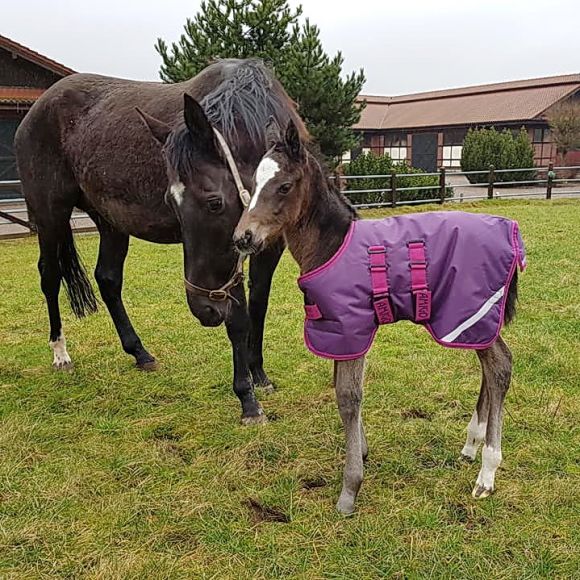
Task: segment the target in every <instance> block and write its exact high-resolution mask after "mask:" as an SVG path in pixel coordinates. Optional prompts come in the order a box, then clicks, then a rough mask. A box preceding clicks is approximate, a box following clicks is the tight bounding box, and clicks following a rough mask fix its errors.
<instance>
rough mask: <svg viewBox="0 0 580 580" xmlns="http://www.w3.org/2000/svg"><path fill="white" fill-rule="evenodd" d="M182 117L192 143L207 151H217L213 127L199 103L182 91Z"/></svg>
mask: <svg viewBox="0 0 580 580" xmlns="http://www.w3.org/2000/svg"><path fill="white" fill-rule="evenodd" d="M183 117H184V118H185V124H186V125H187V128H188V130H189V132H190V133H191V136H192V137H193V140H194V143H195V144H196V145H197V146H198V147H200V149H203V150H205V151H206V152H208V153H209V152H213V153H217V148H216V143H215V139H214V133H213V127H212V126H211V123H210V122H209V120H208V118H207V117H206V114H205V112H204V110H203V109H202V108H201V105H200V104H199V103H198V102H197V101H196V100H195V99H194V98H193V97H192V96H191V95H188V94H187V93H183Z"/></svg>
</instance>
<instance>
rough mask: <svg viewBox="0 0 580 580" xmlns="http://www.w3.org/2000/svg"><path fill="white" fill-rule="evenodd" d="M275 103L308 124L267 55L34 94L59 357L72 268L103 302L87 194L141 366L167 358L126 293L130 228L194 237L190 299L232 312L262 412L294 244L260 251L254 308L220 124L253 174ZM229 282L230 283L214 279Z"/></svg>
mask: <svg viewBox="0 0 580 580" xmlns="http://www.w3.org/2000/svg"><path fill="white" fill-rule="evenodd" d="M136 108H138V110H136ZM139 113H140V114H139ZM270 116H273V117H274V118H276V119H277V120H278V121H279V122H280V123H286V122H287V121H288V120H289V119H293V120H294V122H295V123H297V124H298V126H299V127H300V129H301V132H302V134H303V136H304V137H305V138H306V135H307V134H306V130H305V128H304V126H303V124H302V122H301V120H300V118H299V117H298V115H297V113H296V110H295V108H294V104H293V103H292V101H291V100H290V98H289V97H288V95H287V94H286V92H285V91H284V89H283V88H282V86H281V85H280V83H279V82H278V81H277V80H276V79H275V78H274V77H273V75H272V73H271V72H270V71H269V70H268V69H267V68H266V67H265V66H264V65H263V64H262V63H261V62H259V61H255V60H245V61H244V60H223V61H218V62H216V63H214V64H212V65H210V66H208V67H207V68H206V69H205V70H203V71H202V72H201V73H200V74H199V75H197V76H196V77H195V78H193V79H191V80H190V81H187V82H184V83H180V84H174V85H164V84H159V83H145V82H134V81H127V80H122V79H115V78H107V77H102V76H97V75H86V74H79V75H72V76H70V77H67V78H65V79H63V80H61V81H60V82H58V83H57V84H55V85H54V86H52V87H51V88H50V89H49V90H47V91H46V93H44V95H43V96H42V97H41V98H40V99H39V100H38V102H37V103H36V104H35V105H34V106H33V107H32V109H31V110H30V112H29V113H28V115H27V116H26V118H25V119H24V121H23V122H22V124H21V125H20V127H19V129H18V132H17V134H16V141H15V148H16V154H17V159H18V166H19V171H20V177H21V180H22V187H23V191H24V196H25V198H26V203H27V206H28V210H29V215H30V218H31V220H32V221H33V222H34V223H35V224H36V227H37V229H38V242H39V246H40V260H39V263H38V267H39V271H40V277H41V286H42V291H43V293H44V295H45V297H46V302H47V306H48V314H49V318H50V345H51V347H52V349H53V352H54V363H53V364H54V366H55V368H57V369H66V368H70V366H71V365H72V363H71V359H70V357H69V355H68V352H67V350H66V342H65V337H64V333H63V331H62V325H61V317H60V311H59V303H58V295H59V290H60V285H61V282H62V281H64V284H65V288H66V290H67V294H68V297H69V299H70V303H71V306H72V309H73V311H74V313H75V314H76V315H77V316H84V315H85V314H88V313H91V312H94V311H95V310H96V308H97V302H96V299H95V296H94V294H93V291H92V288H91V284H90V282H89V280H88V278H87V275H86V273H85V271H84V269H83V267H82V265H81V263H80V261H79V258H78V256H77V253H76V250H75V246H74V241H73V235H72V231H71V227H70V223H69V220H70V216H71V212H72V211H73V208H74V207H78V208H80V209H82V210H85V211H86V212H87V213H88V214H89V215H90V216H91V218H92V219H93V220H94V222H95V224H96V225H97V228H98V230H99V233H100V246H99V255H98V261H97V267H96V270H95V277H96V280H97V283H98V286H99V289H100V292H101V296H102V298H103V301H104V302H105V304H106V306H107V308H108V310H109V313H110V315H111V317H112V319H113V322H114V324H115V327H116V329H117V332H118V334H119V337H120V339H121V343H122V345H123V348H124V350H125V351H126V352H127V353H129V354H131V355H132V356H134V357H135V360H136V364H137V366H138V367H139V368H141V369H147V370H149V369H152V368H155V366H156V361H155V359H154V357H153V356H151V354H149V352H148V351H147V350H146V349H145V348H144V347H143V345H142V343H141V340H140V339H139V336H138V335H137V333H136V332H135V330H134V328H133V326H132V324H131V321H130V320H129V317H128V315H127V312H126V310H125V307H124V305H123V301H122V298H121V289H122V283H123V265H124V262H125V258H126V255H127V251H128V246H129V236H135V237H137V238H141V239H143V240H147V241H150V242H155V243H162V244H165V243H182V244H183V255H184V271H185V279H186V281H187V282H186V287H187V302H188V304H189V308H190V310H191V312H192V313H193V315H194V316H195V317H196V318H198V319H199V321H200V322H201V323H202V324H203V325H204V326H217V325H219V324H221V323H222V322H223V321H225V324H226V328H227V332H228V337H229V339H230V341H231V343H232V348H233V359H234V385H233V386H234V391H235V393H236V395H237V396H238V397H239V399H240V401H241V405H242V420H243V422H244V423H252V422H261V421H263V420H264V415H263V412H262V410H261V407H260V405H259V403H258V402H257V400H256V398H255V396H254V390H253V386H254V384H255V385H259V386H266V387H268V386H271V383H270V381H269V379H268V377H267V375H266V373H265V372H264V370H263V358H262V339H263V330H264V318H265V314H266V309H267V304H268V296H269V292H270V285H271V279H272V275H273V272H274V269H275V268H276V265H277V263H278V260H279V258H280V255H281V252H282V249H283V245H282V244H281V243H279V244H277V245H275V247H274V248H272V249H271V250H270V251H268V252H265V253H263V254H261V255H260V256H256V257H255V259H253V260H252V261H251V262H250V298H249V312H248V307H247V304H246V298H245V293H244V289H243V284H241V283H239V282H240V279H239V276H235V274H236V264H237V259H238V256H237V253H236V252H235V250H234V247H233V244H232V234H233V231H234V228H235V226H236V224H237V222H238V220H239V217H240V215H241V212H242V203H241V200H240V197H239V192H238V189H237V188H236V183H235V181H234V176H233V174H232V171H231V169H230V167H229V166H228V163H227V161H226V156H225V153H224V147H223V146H222V145H220V143H219V142H218V141H217V140H216V134H215V132H214V129H217V130H219V132H220V133H221V134H223V136H224V137H225V140H226V141H227V142H228V143H229V148H230V149H231V153H232V154H233V157H234V158H235V161H236V163H237V166H238V169H239V172H240V174H241V178H242V181H243V182H244V183H245V184H249V183H250V181H251V178H252V174H253V172H254V170H255V168H256V166H257V164H258V162H259V160H260V159H261V157H262V156H263V154H264V152H265V150H266V147H265V142H264V126H265V125H266V123H267V120H268V119H269V118H270ZM144 121H145V122H144ZM226 149H227V146H226ZM246 186H247V185H246ZM224 285H226V291H225V292H217V293H216V292H210V291H212V290H216V289H220V288H223V287H224Z"/></svg>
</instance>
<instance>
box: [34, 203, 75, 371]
mask: <svg viewBox="0 0 580 580" xmlns="http://www.w3.org/2000/svg"><path fill="white" fill-rule="evenodd" d="M69 215H70V214H69ZM68 219H69V216H66V215H65V216H63V218H62V220H63V222H64V223H63V224H62V227H59V224H56V225H55V226H53V227H50V228H49V227H46V226H45V225H40V226H39V227H38V245H39V247H40V257H39V260H38V271H39V273H40V287H41V288H42V293H43V294H44V297H45V299H46V306H47V308H48V318H49V324H50V331H49V342H48V344H49V345H50V348H51V349H52V352H53V361H52V366H53V368H54V369H56V370H59V371H64V370H70V369H72V367H73V363H72V360H71V358H70V356H69V354H68V351H67V349H66V339H65V337H64V332H63V330H62V321H61V318H60V307H59V304H58V295H59V292H60V286H61V282H62V271H61V268H60V264H59V259H58V254H59V242H60V237H61V235H62V232H63V231H65V230H66V227H67V226H68V223H67V222H68Z"/></svg>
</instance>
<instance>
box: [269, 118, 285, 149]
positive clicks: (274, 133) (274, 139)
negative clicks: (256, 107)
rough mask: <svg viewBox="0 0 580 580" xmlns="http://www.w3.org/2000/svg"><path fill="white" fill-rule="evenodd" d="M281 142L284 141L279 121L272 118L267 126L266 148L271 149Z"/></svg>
mask: <svg viewBox="0 0 580 580" xmlns="http://www.w3.org/2000/svg"><path fill="white" fill-rule="evenodd" d="M280 141H282V131H281V130H280V125H278V121H276V119H275V118H274V117H272V116H271V117H270V118H269V119H268V123H267V125H266V147H267V148H268V149H271V148H272V147H274V145H277V144H278V143H280Z"/></svg>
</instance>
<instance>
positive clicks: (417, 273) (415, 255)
mask: <svg viewBox="0 0 580 580" xmlns="http://www.w3.org/2000/svg"><path fill="white" fill-rule="evenodd" d="M407 247H408V249H409V268H410V269H411V292H412V293H413V296H414V297H415V322H424V321H426V320H429V318H431V290H429V286H428V284H427V256H426V254H425V242H423V241H422V240H417V241H413V242H409V243H408V244H407Z"/></svg>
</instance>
